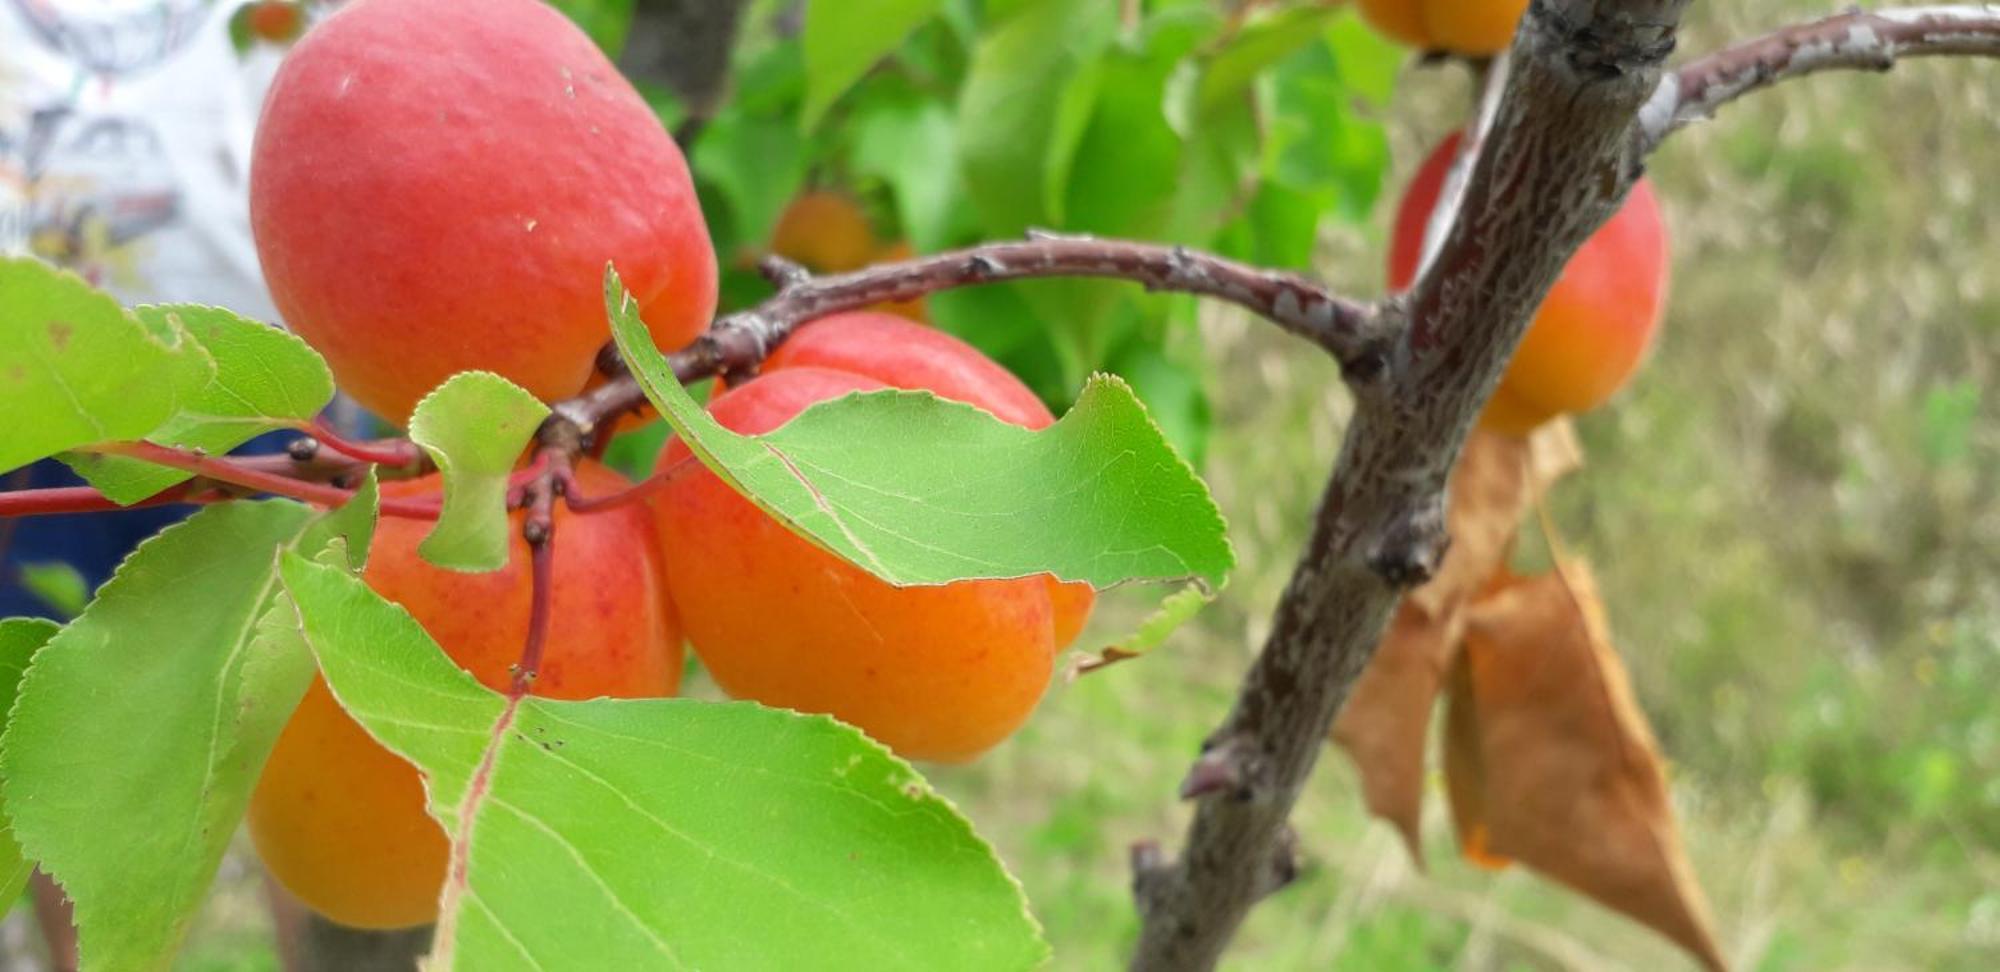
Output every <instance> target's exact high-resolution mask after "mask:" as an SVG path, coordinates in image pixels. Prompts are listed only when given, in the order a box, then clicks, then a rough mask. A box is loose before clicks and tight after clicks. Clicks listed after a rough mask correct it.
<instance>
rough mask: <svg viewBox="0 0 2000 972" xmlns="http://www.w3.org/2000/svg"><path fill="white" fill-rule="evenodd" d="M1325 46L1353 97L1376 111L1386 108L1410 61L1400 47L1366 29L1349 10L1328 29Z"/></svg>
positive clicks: (1365, 24)
mask: <svg viewBox="0 0 2000 972" xmlns="http://www.w3.org/2000/svg"><path fill="white" fill-rule="evenodd" d="M1326 44H1327V47H1328V49H1330V50H1331V51H1332V52H1333V57H1334V60H1336V61H1338V62H1339V63H1340V76H1341V77H1342V78H1343V79H1345V80H1346V81H1347V84H1348V87H1350V88H1352V89H1353V90H1354V93H1355V94H1358V95H1360V96H1361V97H1363V98H1366V99H1368V100H1369V101H1370V102H1372V103H1374V104H1375V105H1376V106H1377V107H1384V106H1387V105H1388V104H1389V99H1390V98H1391V97H1392V96H1393V95H1395V93H1396V78H1397V76H1398V75H1400V74H1402V73H1403V64H1404V62H1405V61H1407V60H1408V59H1409V55H1408V54H1407V53H1406V52H1404V50H1403V49H1402V48H1401V47H1399V46H1397V45H1396V44H1395V43H1394V42H1392V41H1390V40H1389V39H1388V38H1387V37H1384V36H1382V34H1381V33H1380V32H1379V31H1376V30H1373V29H1371V28H1369V26H1368V24H1367V23H1366V22H1364V21H1363V20H1362V19H1361V15H1360V14H1359V13H1357V12H1356V11H1355V10H1353V9H1352V8H1349V9H1347V10H1345V11H1342V12H1341V15H1340V16H1339V17H1338V18H1337V19H1335V20H1334V22H1333V25H1332V26H1330V27H1328V28H1327V30H1326Z"/></svg>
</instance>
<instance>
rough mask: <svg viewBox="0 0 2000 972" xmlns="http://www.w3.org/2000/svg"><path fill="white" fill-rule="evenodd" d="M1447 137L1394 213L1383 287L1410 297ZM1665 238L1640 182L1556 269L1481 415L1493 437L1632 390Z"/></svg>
mask: <svg viewBox="0 0 2000 972" xmlns="http://www.w3.org/2000/svg"><path fill="white" fill-rule="evenodd" d="M1458 145H1459V136H1457V135H1453V136H1451V137H1449V138H1447V139H1445V141H1444V143H1443V144H1441V145H1439V146H1438V147H1437V149H1436V150H1434V151H1433V152H1432V153H1431V154H1430V157H1429V158H1427V159H1425V160H1424V164H1423V166H1422V168H1420V169H1418V170H1417V175H1416V178H1415V179H1414V180H1412V181H1411V183H1410V188H1409V189H1408V191H1407V192H1406V193H1405V194H1404V196H1403V200H1402V203H1401V205H1400V206H1399V207H1398V208H1397V210H1396V227H1395V232H1394V234H1393V236H1392V238H1391V240H1390V245H1389V286H1390V287H1391V288H1392V289H1395V290H1403V289H1405V288H1407V287H1409V286H1410V285H1411V284H1412V283H1413V282H1414V280H1415V278H1416V274H1417V265H1418V263H1419V262H1420V260H1421V258H1422V253H1423V247H1424V233H1425V230H1426V229H1427V228H1428V225H1429V223H1430V217H1431V211H1432V210H1433V209H1435V208H1436V207H1437V201H1438V196H1439V195H1440V193H1442V191H1443V188H1444V181H1445V177H1446V175H1447V173H1448V172H1449V171H1450V169H1451V163H1452V160H1453V159H1454V158H1456V157H1457V154H1458ZM1667 268H1668V260H1667V230H1666V223H1665V222H1664V220H1663V219H1662V218H1661V215H1660V203H1659V199H1658V198H1657V197H1655V196H1654V195H1653V187H1652V184H1651V183H1649V182H1648V181H1647V180H1645V179H1640V180H1639V183H1638V184H1637V185H1635V186H1633V187H1632V192H1631V194H1630V195H1629V196H1627V197H1626V199H1625V202H1624V203H1623V205H1621V206H1620V207H1619V209H1618V212H1617V213H1616V214H1614V215H1613V216H1612V217H1611V219H1610V221H1608V222H1606V223H1605V224H1604V225H1603V226H1602V227H1601V228H1599V229H1598V231H1597V232H1596V233H1595V234H1593V235H1592V236H1591V237H1590V239H1589V240H1587V241H1585V242H1584V244H1583V247H1582V248H1581V249H1579V250H1577V252H1576V255H1575V256H1574V257H1571V258H1570V262H1569V263H1568V265H1566V266H1565V267H1564V268H1563V273H1562V277H1561V278H1560V279H1559V280H1557V281H1556V285H1555V287H1554V289H1552V290H1550V291H1549V295H1548V297H1546V298H1544V299H1543V301H1542V306H1541V308H1540V309H1539V310H1537V311H1536V312H1535V319H1534V321H1533V323H1531V324H1530V325H1529V326H1528V333H1527V334H1526V335H1525V336H1524V337H1523V338H1522V340H1521V345H1520V347H1519V349H1517V350H1516V351H1515V352H1514V357H1513V359H1512V360H1511V361H1509V362H1508V365H1507V371H1506V374H1505V375H1504V376H1503V377H1502V378H1501V379H1500V387H1499V389H1498V390H1497V391H1495V392H1494V394H1493V398H1492V400H1491V401H1489V402H1488V403H1487V406H1486V410H1485V412H1483V413H1482V414H1481V415H1480V424H1481V425H1482V426H1483V427H1485V428H1488V429H1491V430H1493V431H1496V432H1503V433H1507V434H1509V435H1526V434H1528V433H1529V432H1532V431H1534V429H1535V428H1536V427H1537V426H1539V425H1541V424H1542V423H1544V422H1547V421H1549V420H1550V419H1553V418H1555V417H1556V416H1558V415H1565V414H1574V413H1578V412H1587V411H1589V410H1591V409H1593V408H1596V407H1598V406H1599V405H1602V404H1604V403H1605V402H1606V401H1607V400H1609V399H1610V398H1611V396H1612V395H1613V394H1616V393H1617V391H1618V390H1619V389H1620V388H1623V387H1624V386H1625V384H1626V382H1628V381H1630V380H1631V377H1632V375H1633V373H1634V372H1636V371H1637V370H1638V369H1639V365H1640V364H1641V363H1642V362H1643V361H1644V359H1645V355H1646V350H1647V348H1648V347H1650V346H1651V344H1652V342H1653V337H1654V335H1655V334H1657V333H1658V331H1659V327H1660V319H1661V316H1662V313H1663V311H1664V309H1665V306H1666V294H1667V273H1668V270H1667Z"/></svg>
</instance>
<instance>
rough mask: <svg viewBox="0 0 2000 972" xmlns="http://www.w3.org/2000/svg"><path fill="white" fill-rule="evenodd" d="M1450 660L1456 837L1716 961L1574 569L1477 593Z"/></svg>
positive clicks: (1634, 709) (1585, 582) (1639, 717)
mask: <svg viewBox="0 0 2000 972" xmlns="http://www.w3.org/2000/svg"><path fill="white" fill-rule="evenodd" d="M1461 665H1462V669H1463V671H1464V672H1465V673H1466V676H1465V678H1463V679H1462V680H1455V682H1454V684H1453V687H1452V695H1453V698H1452V700H1451V706H1452V708H1453V710H1454V711H1456V710H1457V709H1459V708H1461V707H1463V708H1464V709H1466V710H1467V713H1466V717H1465V719H1466V721H1465V723H1464V726H1465V728H1464V729H1462V730H1461V731H1462V732H1466V733H1470V734H1471V735H1472V736H1476V737H1477V742H1476V752H1477V758H1476V760H1473V761H1471V766H1472V767H1476V769H1477V774H1476V776H1475V775H1472V774H1471V773H1470V772H1469V770H1468V771H1463V772H1465V778H1464V779H1461V780H1459V781H1457V782H1455V783H1454V784H1453V790H1452V792H1453V796H1454V801H1453V802H1454V812H1455V813H1457V812H1458V810H1459V806H1458V804H1459V800H1458V795H1459V787H1461V786H1464V787H1467V788H1469V789H1471V790H1473V791H1475V792H1474V793H1471V794H1468V796H1467V798H1466V800H1465V808H1466V811H1467V813H1466V815H1465V816H1464V817H1461V819H1460V820H1459V825H1460V828H1461V829H1460V835H1461V842H1462V843H1465V844H1467V845H1469V846H1471V847H1473V848H1474V849H1477V850H1479V851H1480V852H1481V853H1483V854H1487V855H1499V856H1502V857H1507V858H1513V859H1516V860H1519V861H1520V862H1522V863H1523V864H1526V865H1528V866H1529V867H1531V868H1534V869H1535V870H1536V871H1539V872H1541V873H1543V874H1546V875H1548V876H1549V877H1551V878H1554V879H1556V880H1558V881H1561V882H1562V883H1564V884H1567V885H1569V886H1570V887H1572V888H1574V889H1576V890H1577V891H1579V892H1581V893H1583V894H1585V895H1588V896H1589V897H1591V898H1594V899H1596V900H1597V901H1598V902H1600V903H1602V904H1604V905H1606V906H1608V907H1610V908H1613V909H1615V910H1617V911H1620V912H1623V913H1624V914H1626V915H1628V916H1630V917H1632V918H1633V919H1635V920H1637V921H1639V922H1641V923H1643V924H1645V925H1647V926H1649V927H1651V928H1653V929H1654V930H1655V931H1658V932H1660V933H1661V934H1662V935H1665V936H1666V937H1667V938H1669V939H1671V940H1673V941H1674V942H1675V943H1677V944H1679V945H1680V946H1681V947H1682V948H1685V949H1687V950H1688V951H1689V952H1690V953H1692V954H1693V955H1694V956H1695V957H1696V958H1697V959H1699V960H1700V961H1701V962H1702V963H1703V964H1704V965H1706V966H1707V967H1709V968H1711V969H1721V968H1723V961H1722V957H1721V954H1720V953H1719V952H1718V951H1717V950H1716V946H1715V941H1714V936H1713V935H1712V933H1711V931H1710V927H1709V917H1708V908H1707V904H1706V902H1705V901H1704V899H1703V897H1702V893H1701V888H1700V886H1699V885H1697V884H1696V883H1695V880H1694V876H1693V873H1692V871H1691V869H1690V868H1689V866H1688V862H1687V858H1686V855H1685V853H1684V851H1683V850H1682V848H1681V842H1680V834H1679V831H1678V829H1677V828H1676V826H1675V823H1674V819H1673V812H1672V808H1671V807H1670V806H1669V804H1668V799H1667V788H1666V781H1665V778H1664V777H1663V775H1662V773H1661V769H1660V758H1659V755H1658V752H1657V748H1656V746H1655V744H1654V741H1653V735H1652V732H1651V730H1650V729H1649V728H1648V727H1647V724H1646V719H1645V716H1644V714H1643V713H1642V712H1641V711H1640V709H1639V706H1638V703H1637V702H1636V701H1635V700H1634V698H1633V696H1632V690H1631V686H1630V684H1629V681H1628V678H1627V676H1626V673H1625V666H1624V665H1623V663H1621V662H1620V661H1619V659H1618V655H1617V653H1616V652H1615V651H1614V650H1613V649H1612V647H1611V639H1610V636H1609V633H1608V630H1607V627H1606V625H1605V621H1604V612H1603V608H1602V606H1601V604H1600V602H1599V600H1598V597H1597V592H1596V587H1595V585H1594V583H1593V582H1592V580H1591V577H1590V573H1589V571H1588V569H1587V568H1585V567H1584V566H1583V565H1582V564H1579V563H1572V564H1564V565H1563V566H1562V568H1561V569H1560V570H1559V571H1558V572H1557V573H1552V574H1547V575H1543V576H1541V577H1535V578H1528V579H1522V580H1517V581H1513V582H1510V583H1508V584H1506V585H1505V586H1503V587H1501V588H1500V589H1498V590H1497V591H1495V592H1494V593H1492V594H1491V595H1489V596H1486V597H1483V598H1481V599H1480V600H1479V601H1478V602H1477V603H1476V604H1474V605H1473V606H1472V607H1471V609H1470V610H1469V611H1468V613H1467V616H1466V630H1465V643H1464V654H1463V655H1462V662H1461ZM1472 745H1473V743H1472V742H1471V741H1470V740H1460V741H1459V742H1457V743H1452V744H1449V745H1448V750H1447V751H1448V752H1449V751H1450V749H1451V748H1465V747H1471V746H1472ZM1459 762H1461V763H1464V762H1466V761H1465V760H1464V759H1463V758H1462V757H1461V759H1460V761H1459ZM1452 766H1453V764H1452V763H1451V762H1450V761H1449V760H1448V762H1447V773H1448V774H1449V773H1451V770H1452Z"/></svg>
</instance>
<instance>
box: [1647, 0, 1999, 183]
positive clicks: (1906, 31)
mask: <svg viewBox="0 0 2000 972" xmlns="http://www.w3.org/2000/svg"><path fill="white" fill-rule="evenodd" d="M1945 55H1959V56H1971V57H2000V4H1993V3H1972V4H1946V5H1940V6H1934V7H1905V8H1897V9H1889V10H1875V11H1865V10H1855V11H1851V12H1849V13H1844V14H1839V15H1837V16H1833V17H1828V18H1826V19H1824V20H1816V21H1813V22H1811V23H1805V24H1793V25H1791V26H1789V27H1783V28H1780V29H1778V30H1777V31H1774V32H1772V33H1770V34H1767V35H1765V36H1763V37H1759V38H1757V39H1755V40H1751V41H1746V42H1744V43H1741V44H1737V45H1734V46H1732V47H1728V48H1724V49H1723V50H1720V51H1717V52H1716V53H1714V54H1710V55H1708V56H1707V57H1703V58H1701V59H1699V60H1696V61H1693V62H1690V63H1688V64H1687V65H1685V66H1683V67H1682V68H1681V69H1680V70H1679V71H1676V72H1674V73H1673V74H1671V75H1668V76H1667V77H1666V78H1665V79H1664V80H1662V81H1661V82H1660V87H1659V89H1658V90H1657V91H1656V92H1654V94H1653V97H1652V100H1651V101H1649V102H1647V104H1646V107H1645V109H1644V110H1643V111H1642V112H1641V113H1640V132H1639V135H1640V139H1641V146H1642V150H1643V151H1647V152H1650V151H1652V150H1653V149H1654V148H1656V147H1658V146H1659V144H1660V142H1662V141H1664V140H1665V139H1666V137H1667V136H1669V135H1672V134H1673V133H1674V132H1677V131H1680V130H1681V129H1682V128H1685V127H1687V126H1688V125H1691V124H1693V123H1695V122H1697V121H1702V120H1704V119H1707V118H1711V117H1713V116H1714V115H1715V112H1716V110H1717V109H1719V108H1721V107H1722V106H1723V105H1726V104H1728V103H1729V102H1731V101H1734V100H1736V99H1737V98H1740V97H1742V96H1743V95H1746V94H1749V93H1750V92H1752V91H1757V90H1759V89H1762V88H1767V87H1770V86H1771V85H1774V84H1777V83H1778V82H1780V81H1786V80H1790V79H1792V78H1800V77H1804V76H1806V75H1808V74H1817V73H1819V72H1821V71H1832V70H1838V69H1848V70H1863V71H1887V70H1889V69H1890V68H1892V67H1895V65H1896V62H1897V61H1898V60H1900V59H1902V58H1906V57H1936V56H1945Z"/></svg>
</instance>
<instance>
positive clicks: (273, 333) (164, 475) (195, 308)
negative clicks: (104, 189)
mask: <svg viewBox="0 0 2000 972" xmlns="http://www.w3.org/2000/svg"><path fill="white" fill-rule="evenodd" d="M132 313H133V314H134V315H135V316H136V317H138V318H139V319H140V320H141V321H146V322H151V323H153V324H154V326H155V327H156V328H174V327H179V328H180V329H182V330H184V331H185V332H186V333H188V334H191V335H192V336H193V337H194V339H195V340H196V341H198V342H200V344H201V346H202V348H203V349H204V350H206V351H207V352H208V355H209V357H210V359H212V360H213V361H214V363H215V372H214V374H213V375H212V376H210V378H209V380H208V383H207V384H206V385H205V386H203V388H202V389H201V391H200V392H198V393H196V394H195V395H194V397H193V399H192V400H191V401H189V402H187V403H186V405H184V406H183V407H182V409H181V410H180V411H178V412H176V413H175V414H174V415H172V416H171V417H169V418H168V419H167V420H166V421H165V422H164V423H162V424H161V425H160V426H159V427H158V428H156V429H154V430H153V431H152V432H151V433H149V434H148V435H147V436H146V439H147V441H149V442H157V443H159V444H160V445H166V446H178V447H181V448H186V449H194V450H197V451H200V452H206V453H208V454H210V455H221V454H223V453H226V452H228V451H229V450H231V449H234V448H236V447H237V446H240V445H242V444H243V443H245V442H248V441H250V440H251V439H253V438H255V437H257V436H258V435H261V434H263V433H265V432H269V431H272V430H274V429H281V428H285V427H288V426H293V425H296V424H298V423H299V422H302V421H305V420H307V419H310V418H312V417H313V416H314V415H317V414H319V410H320V409H322V408H325V407H326V404H327V403H328V402H330V401H332V400H333V373H332V372H331V371H328V370H327V367H326V360H325V359H323V358H321V357H320V356H319V352H317V351H314V350H313V349H312V348H311V347H310V346H308V345H307V344H306V343H305V342H304V341H302V340H300V339H299V338H298V337H297V336H296V335H293V334H291V333H290V332H287V331H284V330H281V329H279V328H275V327H272V326H270V325H268V324H263V323H260V322H257V321H253V320H249V319H247V318H243V317H239V316H237V315H236V314H235V313H233V312H230V311H227V310H224V309H222V308H220V307H207V306H203V305H200V304H172V305H166V306H148V307H138V308H134V309H133V311H132ZM63 461H64V462H65V463H67V464H68V465H69V467H70V468H71V469H74V470H76V473H77V475H79V476H82V477H83V478H84V479H85V480H87V481H89V483H90V484H91V485H92V486H95V487H97V489H98V491H99V492H101V493H103V494H104V495H106V496H108V497H110V498H111V499H112V500H114V501H116V502H119V503H136V502H138V501H139V500H142V499H145V498H146V497H148V496H151V495H153V494H155V493H158V492H159V491H161V490H163V489H166V488H167V487H169V486H173V485H175V484H177V483H181V482H184V481H186V480H187V479H188V477H189V476H190V474H189V473H186V472H183V471H181V470H178V469H170V468H168V467H166V466H161V465H156V464H154V463H150V462H145V461H142V460H138V459H132V458H128V457H125V456H106V455H96V454H92V453H83V452H72V453H67V454H65V455H64V456H63Z"/></svg>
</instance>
